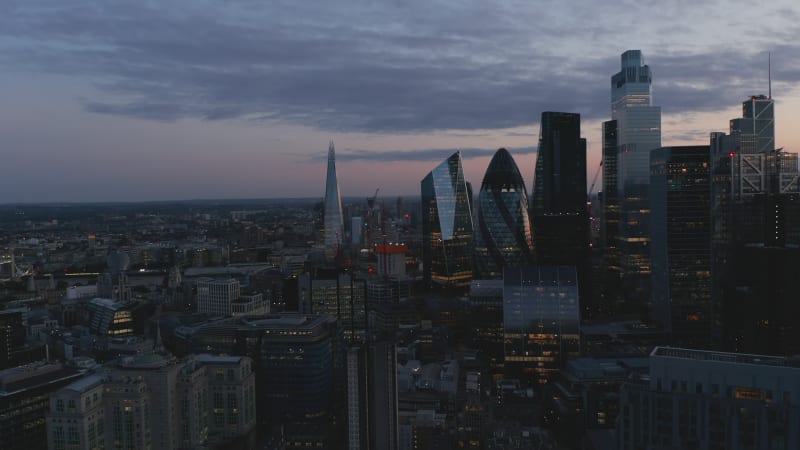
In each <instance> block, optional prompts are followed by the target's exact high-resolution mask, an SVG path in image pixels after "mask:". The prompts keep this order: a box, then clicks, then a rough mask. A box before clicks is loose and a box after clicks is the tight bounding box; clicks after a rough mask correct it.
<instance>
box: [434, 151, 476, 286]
mask: <svg viewBox="0 0 800 450" xmlns="http://www.w3.org/2000/svg"><path fill="white" fill-rule="evenodd" d="M421 187H422V244H423V245H422V247H423V264H424V267H423V269H424V274H425V279H426V281H428V282H429V283H434V284H439V285H445V286H462V287H463V286H469V283H470V281H471V280H472V250H473V242H472V239H473V229H472V199H471V190H470V189H469V188H468V183H467V182H466V181H465V180H464V170H463V169H462V167H461V153H460V152H456V153H453V155H452V156H450V157H449V158H447V159H446V160H445V161H444V162H442V163H441V164H439V165H438V166H436V168H434V169H433V170H432V171H431V172H430V173H429V174H428V175H427V176H426V177H425V178H423V179H422V183H421Z"/></svg>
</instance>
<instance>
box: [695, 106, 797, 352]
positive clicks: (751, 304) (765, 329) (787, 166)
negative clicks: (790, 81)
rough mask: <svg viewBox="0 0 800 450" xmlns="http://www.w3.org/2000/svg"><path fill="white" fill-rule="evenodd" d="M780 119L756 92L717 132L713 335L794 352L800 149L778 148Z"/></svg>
mask: <svg viewBox="0 0 800 450" xmlns="http://www.w3.org/2000/svg"><path fill="white" fill-rule="evenodd" d="M774 123H775V116H774V103H773V100H772V98H770V97H767V96H764V95H758V96H752V97H750V98H748V99H746V100H745V101H744V102H742V117H739V118H735V119H732V120H731V121H730V123H729V125H730V128H729V134H725V133H712V134H711V164H712V167H711V170H712V194H711V204H712V207H711V220H712V221H711V236H712V241H711V243H712V246H711V249H712V299H713V310H714V312H715V314H714V322H713V331H714V333H713V337H714V339H715V340H716V343H717V345H718V346H719V347H720V348H722V349H725V350H732V351H737V352H751V353H770V354H786V355H788V354H796V353H798V352H800V345H798V344H797V343H798V342H800V326H798V325H797V323H796V322H797V321H796V320H795V319H794V318H795V317H797V315H798V314H800V306H798V304H797V301H796V298H797V282H796V276H795V274H794V272H796V270H794V269H791V268H796V267H798V265H800V170H798V155H797V154H796V153H788V152H785V151H783V149H776V148H775V126H774ZM787 268H788V269H787ZM793 270H794V272H793Z"/></svg>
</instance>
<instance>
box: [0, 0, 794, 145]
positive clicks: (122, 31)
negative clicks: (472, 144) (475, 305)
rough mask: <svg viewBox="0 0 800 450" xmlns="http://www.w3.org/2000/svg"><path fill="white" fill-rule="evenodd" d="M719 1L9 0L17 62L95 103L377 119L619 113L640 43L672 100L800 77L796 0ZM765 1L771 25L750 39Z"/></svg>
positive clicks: (298, 118) (11, 56)
mask: <svg viewBox="0 0 800 450" xmlns="http://www.w3.org/2000/svg"><path fill="white" fill-rule="evenodd" d="M615 3H616V2H615ZM702 3H703V4H697V2H692V3H689V2H685V1H676V2H670V3H669V5H665V4H664V3H663V2H661V3H658V7H657V8H655V7H654V5H653V4H649V3H648V2H620V4H619V5H616V4H615V5H613V6H612V5H607V4H599V3H597V2H592V1H584V2H560V1H544V2H529V1H510V0H509V1H498V2H483V1H466V2H462V1H458V2H456V1H445V0H427V1H416V0H412V1H409V2H395V1H388V2H372V1H366V0H347V1H341V2H321V1H307V2H306V1H303V2H297V1H282V0H270V1H268V2H254V1H248V0H239V1H226V2H221V1H220V2H213V1H188V0H185V1H176V2H156V1H151V2H146V1H145V2H133V1H130V2H103V1H100V0H96V1H91V0H85V1H70V2H63V1H55V0H50V1H41V2H35V4H33V2H29V1H14V0H9V1H7V2H4V3H3V5H2V6H0V64H2V65H3V66H5V67H8V68H13V69H14V70H17V71H20V72H25V71H27V72H28V73H37V72H41V73H54V74H58V75H67V76H73V77H78V78H81V79H86V80H91V82H92V84H93V86H94V87H95V94H93V95H91V96H89V97H86V98H82V99H80V101H81V102H82V105H83V108H84V109H85V110H86V111H90V112H93V113H99V114H111V115H121V116H129V117H135V118H144V119H149V120H155V121H176V120H180V119H183V118H202V119H206V120H229V119H236V120H246V121H255V122H265V123H288V124H294V125H301V126H309V127H314V128H318V129H323V130H333V131H338V132H368V133H409V132H429V131H434V130H449V129H453V130H477V129H503V128H513V127H518V126H522V125H530V124H531V123H533V122H536V121H537V119H538V114H539V113H540V112H541V111H545V110H561V111H574V112H579V113H581V114H582V115H584V117H585V118H588V119H598V118H602V117H606V116H607V115H608V114H609V111H608V110H609V107H608V103H609V99H608V95H609V94H608V79H609V77H610V75H611V74H612V73H613V72H614V71H616V70H617V68H618V55H619V53H620V52H622V51H623V50H625V49H626V46H630V47H641V48H643V49H644V50H645V56H646V57H647V58H648V62H649V63H650V65H651V67H653V71H654V74H655V75H654V80H655V94H656V101H657V103H658V104H660V105H661V106H662V107H663V108H664V110H665V112H667V113H669V112H671V111H675V112H684V111H709V110H714V109H716V108H719V107H723V106H729V105H730V104H731V102H737V101H739V99H741V98H742V97H743V96H744V95H747V94H750V93H754V92H753V90H754V89H757V88H759V87H762V86H764V85H765V83H766V69H765V67H764V66H765V64H766V54H765V53H764V52H765V51H766V50H767V49H770V50H773V51H774V52H775V56H776V58H777V59H778V60H779V61H780V62H779V63H776V65H775V67H776V70H775V72H774V78H775V79H776V80H781V81H780V82H779V83H777V84H776V89H781V88H786V87H787V86H791V83H795V82H798V81H800V65H798V63H797V62H796V61H800V49H799V48H798V45H797V44H795V43H794V39H793V38H792V37H793V36H797V35H798V34H800V30H799V29H798V23H800V19H798V14H797V9H796V7H794V6H791V5H792V3H791V2H785V3H784V2H780V1H776V2H770V5H769V6H763V5H755V6H757V9H755V10H753V11H751V10H750V9H749V8H754V6H752V5H749V4H748V3H744V2H743V3H742V4H741V5H739V6H738V7H731V6H730V5H728V3H727V2H723V3H721V4H714V3H713V2H702ZM687 8H690V9H687ZM689 10H691V11H692V13H691V14H687V11H689ZM756 12H757V13H758V14H759V17H762V18H770V20H769V23H770V26H769V27H752V26H750V27H749V29H750V31H751V32H749V35H748V37H747V38H748V39H749V41H746V42H745V41H742V38H741V35H742V33H739V31H738V30H739V29H741V27H743V26H748V24H749V25H752V17H753V16H752V15H751V14H754V13H756ZM765 20H766V19H765ZM776 30H777V31H776ZM630 36H635V37H636V38H635V39H631V38H630ZM761 90H762V91H763V90H765V87H764V89H761ZM400 156H402V155H400ZM360 158H361V159H365V158H366V157H365V156H364V155H362V156H361V157H360Z"/></svg>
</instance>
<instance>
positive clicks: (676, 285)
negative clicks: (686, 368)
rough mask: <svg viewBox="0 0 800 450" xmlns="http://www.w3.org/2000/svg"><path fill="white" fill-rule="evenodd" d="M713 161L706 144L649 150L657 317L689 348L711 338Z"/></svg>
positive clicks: (703, 345)
mask: <svg viewBox="0 0 800 450" xmlns="http://www.w3.org/2000/svg"><path fill="white" fill-rule="evenodd" d="M710 163H711V160H710V153H709V147H708V146H707V145H697V146H687V147H662V148H659V149H656V150H653V151H652V152H651V153H650V209H651V211H652V212H651V217H650V236H651V245H650V250H651V260H652V265H653V272H652V289H651V296H652V305H653V310H652V312H653V319H654V320H655V321H659V322H661V323H662V324H663V325H664V329H665V330H666V331H667V333H669V334H670V338H671V342H672V345H678V346H683V347H691V348H707V347H708V346H709V344H710V340H711V322H712V311H711V164H710Z"/></svg>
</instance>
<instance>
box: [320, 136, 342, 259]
mask: <svg viewBox="0 0 800 450" xmlns="http://www.w3.org/2000/svg"><path fill="white" fill-rule="evenodd" d="M324 227H325V231H324V233H325V257H326V258H328V259H333V258H334V257H336V255H337V254H338V253H339V251H340V250H341V246H342V241H343V238H344V236H343V233H344V216H343V215H342V197H341V195H340V194H339V180H338V179H337V178H336V152H335V150H334V148H333V141H331V143H330V145H329V146H328V177H327V180H326V182H325V222H324Z"/></svg>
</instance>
